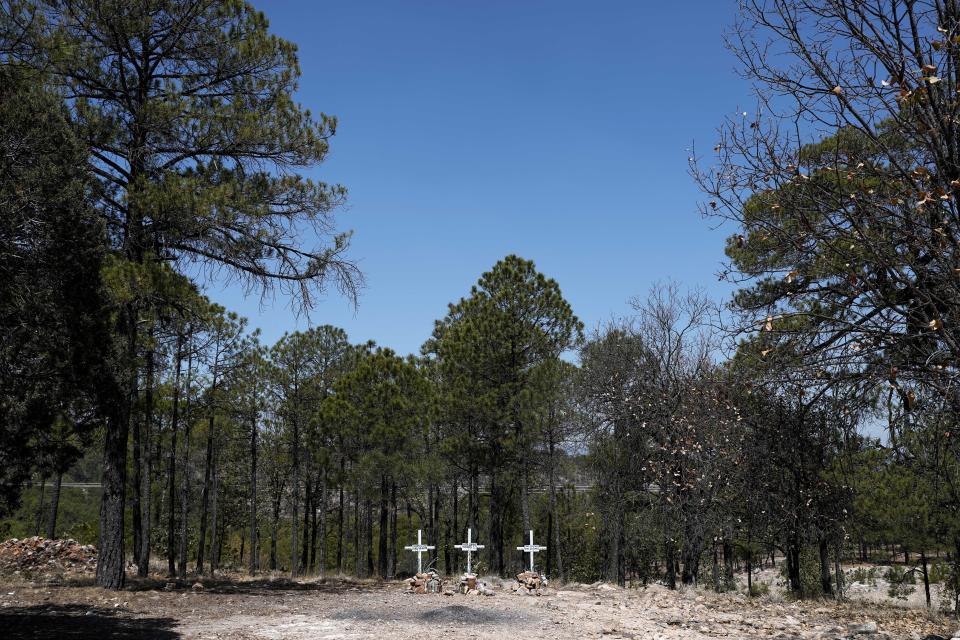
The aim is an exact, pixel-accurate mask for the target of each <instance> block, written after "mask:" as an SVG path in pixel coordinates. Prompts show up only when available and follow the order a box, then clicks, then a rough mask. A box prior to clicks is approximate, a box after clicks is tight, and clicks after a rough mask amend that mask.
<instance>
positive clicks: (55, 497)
mask: <svg viewBox="0 0 960 640" xmlns="http://www.w3.org/2000/svg"><path fill="white" fill-rule="evenodd" d="M62 484H63V471H61V470H60V468H59V467H58V468H57V470H56V471H55V472H54V475H53V490H52V491H51V493H50V507H49V509H48V511H47V538H48V539H50V540H53V539H54V538H56V537H57V511H58V510H59V508H60V486H61V485H62Z"/></svg>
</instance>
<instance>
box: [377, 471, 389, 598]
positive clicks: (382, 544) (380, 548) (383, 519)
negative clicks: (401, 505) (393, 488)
mask: <svg viewBox="0 0 960 640" xmlns="http://www.w3.org/2000/svg"><path fill="white" fill-rule="evenodd" d="M389 491H390V485H389V483H388V482H387V476H386V475H385V474H381V475H380V528H379V530H378V531H377V568H378V569H379V571H380V577H381V578H383V579H384V580H386V579H387V578H388V577H389V576H390V569H389V562H388V559H387V535H388V533H389V532H388V531H387V529H388V527H389V522H390V521H389V516H388V512H387V506H388V504H389V502H390V500H389V499H390V495H389Z"/></svg>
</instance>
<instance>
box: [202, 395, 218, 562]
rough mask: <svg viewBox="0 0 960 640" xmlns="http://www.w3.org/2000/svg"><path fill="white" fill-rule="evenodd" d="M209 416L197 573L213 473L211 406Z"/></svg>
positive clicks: (214, 423)
mask: <svg viewBox="0 0 960 640" xmlns="http://www.w3.org/2000/svg"><path fill="white" fill-rule="evenodd" d="M209 411H210V417H209V419H208V422H207V455H206V458H205V463H204V465H203V489H202V491H201V493H200V531H199V533H198V536H197V573H198V574H200V575H202V574H203V564H204V560H205V559H206V558H205V557H204V556H205V554H204V549H205V547H206V545H207V511H208V510H209V508H210V483H211V480H212V473H213V432H214V429H215V428H216V420H215V419H214V415H213V406H212V405H211V406H210V407H209Z"/></svg>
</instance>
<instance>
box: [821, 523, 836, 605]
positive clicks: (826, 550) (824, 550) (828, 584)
mask: <svg viewBox="0 0 960 640" xmlns="http://www.w3.org/2000/svg"><path fill="white" fill-rule="evenodd" d="M819 547H820V590H821V591H822V592H823V595H825V596H832V595H833V578H832V577H831V575H830V547H829V546H828V545H827V539H826V537H821V538H820V542H819Z"/></svg>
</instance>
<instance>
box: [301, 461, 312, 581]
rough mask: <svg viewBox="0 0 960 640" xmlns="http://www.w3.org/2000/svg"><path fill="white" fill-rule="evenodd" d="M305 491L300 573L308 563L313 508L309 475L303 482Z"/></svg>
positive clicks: (304, 570) (305, 568)
mask: <svg viewBox="0 0 960 640" xmlns="http://www.w3.org/2000/svg"><path fill="white" fill-rule="evenodd" d="M303 484H304V486H305V487H306V491H305V492H304V496H303V533H302V534H301V539H300V572H301V573H303V572H306V570H307V564H308V562H309V561H310V511H311V510H312V509H313V508H314V507H313V482H312V481H311V479H310V473H309V472H308V473H307V477H306V479H305V481H304V483H303Z"/></svg>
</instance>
